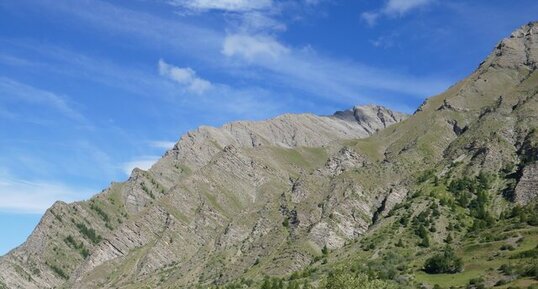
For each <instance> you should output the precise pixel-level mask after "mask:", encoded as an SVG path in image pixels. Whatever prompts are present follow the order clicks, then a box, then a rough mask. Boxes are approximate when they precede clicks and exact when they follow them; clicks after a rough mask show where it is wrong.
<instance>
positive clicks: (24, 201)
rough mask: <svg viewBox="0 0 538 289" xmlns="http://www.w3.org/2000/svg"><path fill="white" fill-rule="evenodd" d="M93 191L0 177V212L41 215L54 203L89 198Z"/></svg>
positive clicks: (46, 182) (44, 182) (51, 183)
mask: <svg viewBox="0 0 538 289" xmlns="http://www.w3.org/2000/svg"><path fill="white" fill-rule="evenodd" d="M92 192H94V190H89V189H86V188H73V187H68V186H65V185H62V184H58V183H54V182H48V181H26V180H21V179H13V178H9V177H6V176H0V211H6V212H16V213H35V214H38V213H43V212H44V211H45V210H46V209H47V208H49V207H50V206H51V205H52V204H54V202H55V201H58V200H62V201H66V202H71V201H75V200H80V199H83V198H86V197H89V196H91V194H92Z"/></svg>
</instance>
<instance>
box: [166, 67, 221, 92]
mask: <svg viewBox="0 0 538 289" xmlns="http://www.w3.org/2000/svg"><path fill="white" fill-rule="evenodd" d="M159 74H160V75H162V76H165V77H167V78H169V79H171V80H173V81H175V82H177V83H179V84H181V85H183V86H184V87H185V88H186V89H187V90H189V91H191V92H194V93H198V94H202V93H204V92H206V91H207V90H209V89H210V88H211V82H209V81H207V80H205V79H202V78H199V77H198V76H197V75H196V72H195V71H194V70H192V69H191V68H190V67H184V68H182V67H177V66H174V65H170V64H168V63H166V62H164V60H162V59H160V60H159Z"/></svg>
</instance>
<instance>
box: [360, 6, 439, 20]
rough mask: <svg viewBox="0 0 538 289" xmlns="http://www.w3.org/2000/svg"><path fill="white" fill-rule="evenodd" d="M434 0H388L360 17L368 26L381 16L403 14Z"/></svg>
mask: <svg viewBox="0 0 538 289" xmlns="http://www.w3.org/2000/svg"><path fill="white" fill-rule="evenodd" d="M434 1H435V0H389V1H387V2H386V4H385V5H384V6H383V7H382V8H380V9H379V10H377V11H367V12H363V13H362V14H361V19H362V20H364V21H365V22H366V23H367V24H368V25H369V26H374V25H375V24H377V21H378V20H379V18H381V17H382V16H390V17H394V16H403V15H405V14H407V13H409V12H411V11H412V10H415V9H418V8H420V7H424V6H427V5H429V4H431V3H433V2H434Z"/></svg>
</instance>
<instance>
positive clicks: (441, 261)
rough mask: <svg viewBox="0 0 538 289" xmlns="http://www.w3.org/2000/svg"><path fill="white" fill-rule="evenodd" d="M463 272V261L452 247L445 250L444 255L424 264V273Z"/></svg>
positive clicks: (432, 258)
mask: <svg viewBox="0 0 538 289" xmlns="http://www.w3.org/2000/svg"><path fill="white" fill-rule="evenodd" d="M462 270H463V261H462V259H461V258H459V257H457V256H456V254H455V253H454V250H453V249H452V248H450V247H447V248H445V250H444V252H443V253H442V254H437V255H434V256H433V257H430V258H429V259H428V260H426V263H424V271H426V273H430V274H441V273H449V274H454V273H458V272H461V271H462Z"/></svg>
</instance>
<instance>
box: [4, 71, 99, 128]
mask: <svg viewBox="0 0 538 289" xmlns="http://www.w3.org/2000/svg"><path fill="white" fill-rule="evenodd" d="M0 94H2V97H1V98H0V105H2V99H4V101H9V102H25V103H29V104H32V105H42V106H47V107H49V108H52V109H55V110H56V111H58V112H60V113H61V114H63V115H64V116H66V117H68V118H70V119H72V120H75V121H78V122H80V123H84V124H86V125H87V124H88V123H89V122H88V120H87V119H86V118H85V117H84V116H83V115H82V114H81V113H80V112H78V111H77V110H76V109H74V108H73V107H72V106H71V105H70V104H69V103H68V102H67V100H66V99H65V97H62V96H60V95H58V94H55V93H53V92H50V91H47V90H42V89H39V88H35V87H33V86H30V85H26V84H23V83H20V82H18V81H15V80H12V79H9V78H5V77H0ZM3 105H7V103H4V104H3Z"/></svg>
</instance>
